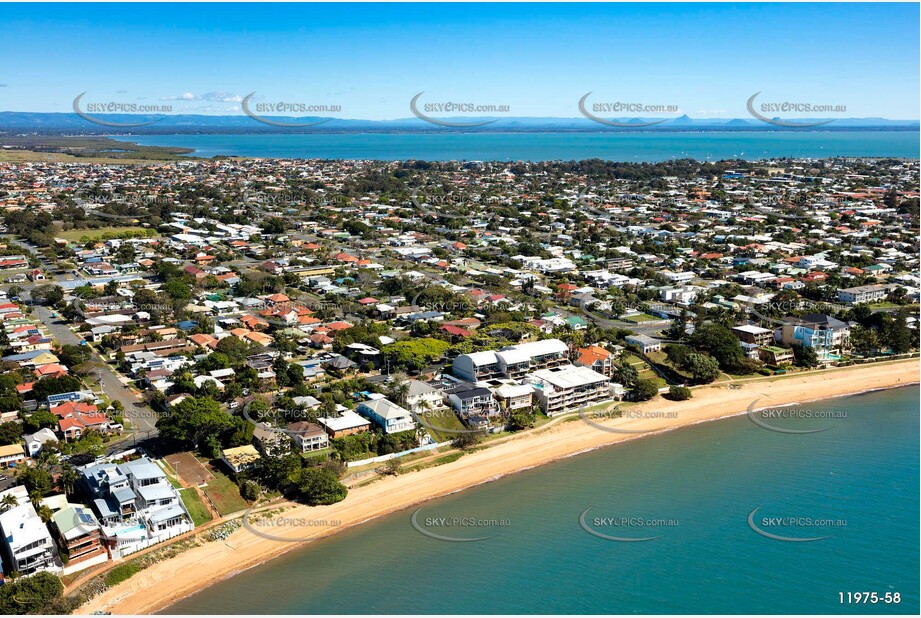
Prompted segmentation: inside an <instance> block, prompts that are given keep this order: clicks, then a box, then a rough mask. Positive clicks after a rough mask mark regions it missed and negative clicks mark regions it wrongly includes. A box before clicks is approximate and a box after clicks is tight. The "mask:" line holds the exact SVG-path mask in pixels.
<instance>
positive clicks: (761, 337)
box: [731, 324, 774, 345]
mask: <svg viewBox="0 0 921 618" xmlns="http://www.w3.org/2000/svg"><path fill="white" fill-rule="evenodd" d="M731 330H732V334H733V335H735V336H736V338H737V339H738V340H739V341H741V342H742V343H753V344H756V345H770V344H771V343H772V342H773V341H774V331H773V330H771V329H769V328H761V327H760V326H755V325H754V324H743V325H742V326H733V327H732V329H731Z"/></svg>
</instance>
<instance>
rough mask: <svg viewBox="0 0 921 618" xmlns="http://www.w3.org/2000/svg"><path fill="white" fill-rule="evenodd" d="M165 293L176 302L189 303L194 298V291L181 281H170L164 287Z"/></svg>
mask: <svg viewBox="0 0 921 618" xmlns="http://www.w3.org/2000/svg"><path fill="white" fill-rule="evenodd" d="M163 291H164V292H166V295H167V296H169V297H170V298H171V299H173V300H174V301H187V300H189V299H190V298H192V289H191V288H190V287H189V286H188V285H186V284H185V283H183V281H182V280H181V279H170V280H169V281H167V282H166V283H165V284H164V285H163Z"/></svg>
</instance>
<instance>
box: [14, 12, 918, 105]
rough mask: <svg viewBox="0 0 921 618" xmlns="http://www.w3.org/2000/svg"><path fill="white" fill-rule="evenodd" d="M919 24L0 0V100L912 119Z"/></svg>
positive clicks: (890, 16) (883, 17)
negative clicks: (816, 113) (811, 109)
mask: <svg viewBox="0 0 921 618" xmlns="http://www.w3.org/2000/svg"><path fill="white" fill-rule="evenodd" d="M918 24H919V7H918V5H917V4H738V3H733V4H603V5H602V4H528V5H524V4H398V5H384V4H326V5H291V4H276V5H265V4H262V5H251V4H203V5H179V4H145V5H138V4H93V5H77V4H45V5H36V4H31V5H24V4H22V5H20V4H0V32H2V36H0V58H3V59H4V60H3V62H0V84H3V87H0V111H46V112H51V111H58V112H67V111H70V110H71V104H72V101H73V99H74V97H75V96H76V95H77V94H79V93H81V92H84V91H88V95H87V97H86V98H87V99H88V100H91V101H99V102H105V101H117V102H120V103H123V102H124V103H138V104H145V105H147V104H152V105H158V104H160V105H162V104H168V105H173V110H174V112H185V113H207V114H214V113H240V111H239V110H240V104H239V100H240V98H241V97H242V96H245V95H246V94H248V93H250V92H254V91H255V92H256V93H257V97H256V99H254V101H265V102H267V101H286V102H297V103H304V104H308V105H313V104H326V105H340V106H341V107H342V112H341V114H339V116H340V117H344V118H371V119H386V118H405V117H409V116H410V110H409V101H410V99H411V98H412V97H413V95H415V94H416V93H418V92H420V91H425V93H426V94H425V95H424V98H423V99H422V101H423V102H441V101H453V102H469V103H475V104H493V105H508V106H509V108H510V111H509V113H508V115H510V116H560V117H576V116H578V109H577V107H576V105H577V102H578V100H579V98H580V97H581V96H582V95H583V94H585V93H587V92H589V91H593V92H594V94H593V95H592V98H591V101H592V102H616V101H627V102H640V103H643V104H647V105H677V106H678V107H679V108H680V111H681V112H682V113H687V114H688V115H690V116H691V117H724V118H732V117H747V112H746V111H745V102H746V100H747V99H748V97H749V96H751V95H752V94H754V93H755V92H757V91H762V92H763V94H762V95H761V98H760V99H759V101H761V100H763V101H770V102H782V101H795V102H811V103H820V104H831V105H846V106H847V112H846V113H845V114H840V115H839V117H840V116H846V117H868V116H882V117H887V118H899V119H915V118H918V116H919V112H918V109H919V95H918V93H919V63H918V49H919V25H918ZM433 115H437V114H433ZM599 115H608V116H616V115H618V114H599ZM627 115H629V114H627ZM661 115H662V114H660V116H661Z"/></svg>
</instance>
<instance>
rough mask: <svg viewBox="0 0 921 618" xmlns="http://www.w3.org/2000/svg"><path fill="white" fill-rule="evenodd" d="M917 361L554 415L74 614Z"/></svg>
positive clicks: (297, 513)
mask: <svg viewBox="0 0 921 618" xmlns="http://www.w3.org/2000/svg"><path fill="white" fill-rule="evenodd" d="M919 369H921V364H919V361H918V359H912V360H909V361H900V362H892V363H880V364H874V365H869V366H857V367H847V368H841V369H830V370H826V371H822V372H817V373H812V374H808V375H804V376H791V377H787V378H779V379H778V378H770V379H756V380H750V381H746V382H744V383H741V384H739V385H738V386H739V387H738V388H728V387H727V386H725V385H721V386H711V387H703V388H696V389H694V398H693V399H691V400H689V401H684V402H670V401H667V400H664V399H662V398H660V397H657V398H656V399H655V400H654V401H651V402H647V403H645V404H642V405H641V406H637V407H636V408H633V410H639V411H643V412H657V413H658V412H661V413H663V414H660V415H656V416H652V415H649V416H648V417H646V418H620V419H616V420H609V421H604V424H605V425H606V426H609V427H616V428H622V429H625V430H632V431H643V432H645V433H635V434H628V433H613V432H610V431H603V430H601V429H599V428H597V427H593V426H592V425H590V424H588V423H585V422H582V421H579V420H575V421H570V422H560V423H556V424H555V425H553V426H552V427H549V428H547V429H538V430H535V431H532V432H526V433H524V434H522V435H520V436H516V437H514V438H512V439H508V440H505V441H503V442H502V443H499V444H496V445H493V446H490V447H489V448H486V449H483V450H480V451H477V452H474V453H471V454H467V455H465V456H463V457H461V458H460V459H458V460H457V461H455V462H452V463H450V464H445V465H441V466H437V467H433V468H427V469H424V470H421V471H418V472H412V473H408V474H405V475H401V476H395V477H387V478H384V479H382V480H380V481H377V482H375V483H371V484H369V485H367V486H364V487H359V488H356V489H352V490H351V491H350V492H349V495H348V497H347V498H346V499H345V500H343V501H342V502H340V503H338V504H334V505H330V506H324V507H305V506H298V507H296V508H294V509H290V510H287V511H285V513H284V517H286V518H291V519H297V518H300V519H306V520H317V519H324V520H328V521H333V520H338V522H339V525H338V526H336V527H309V526H305V527H297V528H295V527H290V528H272V529H271V534H272V535H276V536H280V537H288V538H292V539H298V540H301V542H284V541H273V540H269V539H266V538H263V537H261V536H258V535H255V534H253V533H252V532H250V531H248V530H246V529H245V528H241V529H239V530H237V531H236V532H234V533H233V534H232V535H231V536H230V537H229V539H227V541H225V542H220V541H217V542H212V543H207V544H205V545H203V546H201V547H197V548H195V549H191V550H189V551H187V552H185V553H182V554H180V555H179V556H176V557H175V558H172V559H170V560H167V561H164V562H161V563H158V564H156V565H154V566H152V567H150V568H148V569H146V570H144V571H141V572H140V573H138V574H136V575H134V576H133V577H131V578H130V579H128V580H127V581H125V582H123V583H121V584H119V585H118V586H115V587H114V588H111V589H109V590H107V591H105V592H104V593H103V594H101V595H99V596H97V597H96V598H94V599H91V600H90V601H89V602H87V603H86V604H85V605H84V606H83V607H81V608H80V609H79V610H78V612H77V613H81V614H88V613H91V612H93V611H108V612H112V613H115V614H147V613H151V612H155V611H158V610H161V609H163V608H164V607H167V606H168V605H170V604H171V603H173V602H175V601H177V600H179V599H181V598H183V597H186V596H188V595H190V594H193V593H194V592H196V591H197V590H200V589H202V588H205V587H207V586H208V585H209V584H210V583H212V582H214V581H217V580H220V579H224V578H227V577H230V576H232V575H234V574H236V573H239V572H240V571H243V570H245V569H247V568H250V567H253V566H255V565H257V564H259V563H262V562H265V561H266V560H269V559H271V558H273V557H275V556H278V555H279V554H281V553H284V552H287V551H291V550H296V549H299V548H303V547H305V546H306V544H307V543H308V542H309V541H310V540H315V539H317V538H320V537H323V536H328V535H330V534H334V533H336V532H339V531H342V530H344V529H346V528H348V527H350V526H354V525H358V524H361V523H363V522H366V521H368V520H371V519H374V518H376V517H380V516H382V515H385V514H387V513H392V512H394V511H397V510H400V509H405V508H407V507H410V506H412V505H414V504H417V503H419V502H422V501H425V500H430V499H432V498H437V497H439V496H444V495H446V494H449V493H453V492H456V491H460V490H462V489H465V488H468V487H471V486H474V485H478V484H481V483H485V482H488V481H490V480H494V479H496V478H498V477H500V476H503V475H507V474H512V473H515V472H519V471H522V470H525V469H528V468H532V467H534V466H539V465H542V464H545V463H548V462H550V461H554V460H558V459H561V458H565V457H569V456H572V455H575V454H577V453H582V452H586V451H589V450H593V449H596V448H600V447H603V446H607V445H610V444H614V443H617V442H623V441H625V440H630V439H634V438H638V437H643V436H648V435H652V434H654V433H656V432H661V431H668V430H671V429H677V428H679V427H683V426H687V425H693V424H697V423H701V422H705V421H712V420H716V419H720V418H725V417H729V416H735V415H738V414H744V413H745V412H746V411H747V409H748V407H749V406H750V405H751V404H752V403H753V402H754V401H755V400H758V401H757V404H756V405H755V407H756V408H759V409H760V408H766V407H770V406H778V405H784V404H793V403H805V402H808V401H815V400H819V399H829V398H832V397H837V396H843V395H850V394H856V393H860V392H865V391H869V390H875V389H885V388H894V387H899V386H906V385H910V384H917V383H918V381H919ZM669 413H677V414H669ZM631 416H636V415H631ZM407 525H409V523H408V516H407ZM267 531H268V530H267Z"/></svg>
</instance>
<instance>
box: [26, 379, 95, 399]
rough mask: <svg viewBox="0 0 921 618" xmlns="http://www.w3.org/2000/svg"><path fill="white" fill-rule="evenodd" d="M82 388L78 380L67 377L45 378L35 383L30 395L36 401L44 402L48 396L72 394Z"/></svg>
mask: <svg viewBox="0 0 921 618" xmlns="http://www.w3.org/2000/svg"><path fill="white" fill-rule="evenodd" d="M82 386H83V385H82V384H81V383H80V380H78V379H77V378H75V377H73V376H69V375H67V376H61V377H60V378H45V379H43V380H39V381H38V382H36V383H35V386H33V387H32V394H33V395H34V396H35V398H36V399H37V400H38V401H44V400H45V399H47V398H48V396H49V395H57V394H59V393H72V392H74V391H78V390H80V388H81V387H82Z"/></svg>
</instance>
